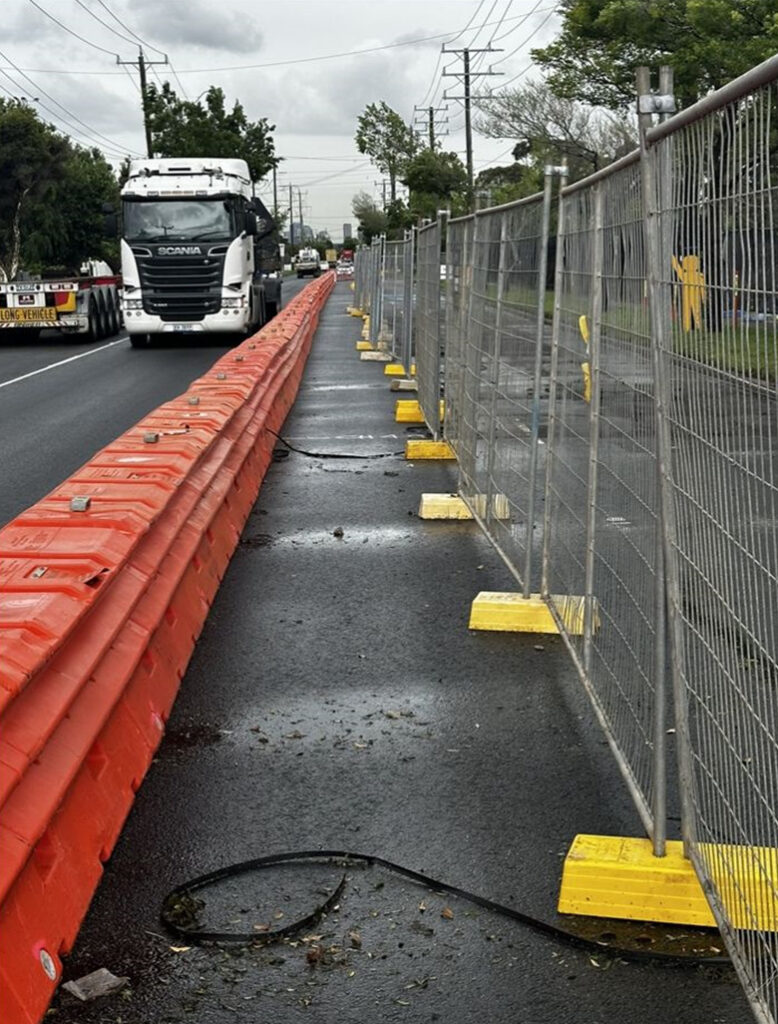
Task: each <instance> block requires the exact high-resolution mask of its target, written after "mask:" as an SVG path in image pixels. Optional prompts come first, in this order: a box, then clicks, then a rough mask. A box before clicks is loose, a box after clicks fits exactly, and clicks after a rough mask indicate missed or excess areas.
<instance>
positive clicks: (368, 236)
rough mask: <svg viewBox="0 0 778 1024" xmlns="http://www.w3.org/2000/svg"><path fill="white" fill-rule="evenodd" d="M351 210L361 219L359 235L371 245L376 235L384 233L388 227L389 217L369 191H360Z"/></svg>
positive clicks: (365, 242) (353, 200)
mask: <svg viewBox="0 0 778 1024" xmlns="http://www.w3.org/2000/svg"><path fill="white" fill-rule="evenodd" d="M351 211H352V213H353V214H354V216H355V217H356V218H357V220H358V221H359V237H360V240H361V241H362V242H363V243H364V244H365V245H369V244H370V242H371V241H372V240H373V238H374V237H375V236H376V235H382V234H383V233H384V232H385V231H386V229H387V227H388V223H387V217H386V214H385V213H384V211H383V210H381V209H379V207H378V206H377V205H376V202H375V200H374V199H373V198H372V196H369V195H368V194H367V192H358V193H357V194H356V195H355V196H354V198H353V199H352V200H351Z"/></svg>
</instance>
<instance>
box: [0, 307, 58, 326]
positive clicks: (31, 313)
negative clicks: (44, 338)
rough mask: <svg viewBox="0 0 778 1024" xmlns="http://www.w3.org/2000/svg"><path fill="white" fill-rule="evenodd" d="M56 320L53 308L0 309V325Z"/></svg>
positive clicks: (55, 312) (55, 311)
mask: <svg viewBox="0 0 778 1024" xmlns="http://www.w3.org/2000/svg"><path fill="white" fill-rule="evenodd" d="M56 319H57V310H56V308H55V307H54V306H39V307H38V308H37V309H36V308H28V309H0V323H9V322H10V323H30V322H33V323H34V322H36V321H41V320H46V321H51V320H56Z"/></svg>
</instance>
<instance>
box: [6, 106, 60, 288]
mask: <svg viewBox="0 0 778 1024" xmlns="http://www.w3.org/2000/svg"><path fill="white" fill-rule="evenodd" d="M67 151H68V142H67V140H66V139H65V138H64V137H63V136H62V135H58V134H57V133H56V132H55V130H54V129H53V128H52V127H51V126H50V125H47V124H44V122H43V121H41V120H40V118H39V117H38V115H37V114H36V113H35V111H34V110H33V109H32V108H31V107H29V106H27V104H26V103H24V102H23V101H21V100H3V99H0V278H5V279H9V278H14V277H15V276H16V274H17V272H18V270H19V267H20V265H21V262H22V258H23V254H24V253H23V249H24V246H23V241H24V239H23V223H24V221H25V220H27V221H29V219H30V217H31V215H32V210H33V209H35V208H40V205H41V203H42V202H43V201H44V200H46V199H47V198H48V197H50V195H51V193H52V192H53V190H54V188H55V185H56V183H57V181H58V179H59V178H60V176H61V174H62V163H63V160H64V158H65V155H66V153H67Z"/></svg>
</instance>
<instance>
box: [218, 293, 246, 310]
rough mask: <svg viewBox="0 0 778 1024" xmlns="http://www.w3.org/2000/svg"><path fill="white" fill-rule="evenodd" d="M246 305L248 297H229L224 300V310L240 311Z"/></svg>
mask: <svg viewBox="0 0 778 1024" xmlns="http://www.w3.org/2000/svg"><path fill="white" fill-rule="evenodd" d="M245 305H246V296H245V295H238V296H236V297H234V298H233V297H229V298H223V299H222V309H240V308H241V307H243V306H245Z"/></svg>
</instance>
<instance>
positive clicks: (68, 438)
mask: <svg viewBox="0 0 778 1024" xmlns="http://www.w3.org/2000/svg"><path fill="white" fill-rule="evenodd" d="M305 283H307V282H302V281H301V282H299V283H298V282H297V281H294V282H285V284H284V303H287V302H289V300H290V299H291V298H292V297H293V296H294V295H296V294H297V293H298V292H299V291H300V290H301V289H302V287H304V285H305ZM220 342H221V343H220V344H214V343H213V341H211V340H209V339H197V338H196V339H193V340H190V341H188V342H186V343H184V342H183V341H180V340H179V339H173V340H172V341H171V342H170V344H169V345H168V344H166V345H164V346H161V347H155V348H150V349H140V350H136V349H133V348H132V347H131V346H130V343H129V341H127V340H126V336H125V340H123V341H121V342H120V343H119V344H118V345H111V347H106V345H107V344H108V343H105V342H101V343H99V344H98V345H96V346H94V347H93V348H92V349H90V350H88V351H84V352H81V353H72V352H69V351H68V348H67V346H60V347H59V351H58V352H56V353H55V355H56V356H58V358H56V359H54V361H53V363H49V364H46V366H51V369H46V368H45V367H37V368H36V369H35V370H28V371H27V372H28V373H29V372H32V373H34V374H35V375H34V376H30V377H27V378H26V379H24V380H20V381H18V382H17V383H13V384H8V386H6V387H2V385H3V383H4V382H7V381H8V380H12V379H13V377H9V376H6V375H3V378H2V380H0V431H2V437H3V445H2V450H1V452H0V523H3V524H4V523H7V522H8V521H9V520H10V519H12V518H13V517H14V516H16V515H18V514H19V513H20V512H22V511H23V510H24V509H26V508H28V507H29V506H30V505H32V504H33V503H34V502H36V501H38V500H39V499H40V498H42V497H44V496H45V495H46V494H48V493H49V491H51V490H52V489H53V488H54V487H56V486H57V485H58V484H59V483H61V482H62V480H64V479H65V478H66V477H68V476H70V474H71V473H73V472H75V470H77V469H78V468H79V466H81V465H83V464H84V462H86V461H87V460H88V459H89V458H91V457H92V455H94V454H95V452H97V451H99V449H100V448H103V447H105V445H107V444H110V443H111V441H114V440H115V439H116V438H117V437H118V436H119V434H122V433H123V432H124V431H126V430H128V429H129V428H130V427H132V426H133V425H134V424H135V423H137V422H138V420H140V419H141V418H142V417H143V416H145V415H146V414H147V413H148V412H149V411H150V410H151V409H155V408H156V407H157V406H158V405H161V404H162V403H163V402H166V401H168V400H169V399H171V398H174V397H175V396H176V395H179V394H181V393H182V392H183V391H185V390H186V388H187V387H188V385H189V383H190V382H191V381H192V380H194V379H195V378H196V377H199V376H201V375H202V374H203V373H205V372H206V371H207V370H208V368H209V367H210V366H212V365H213V363H214V362H215V361H216V360H217V359H218V358H219V357H220V356H221V355H223V354H224V352H226V351H228V349H229V345H226V344H225V343H224V339H220ZM71 354H74V355H78V356H82V358H78V359H76V360H74V361H73V362H64V360H67V359H68V358H69V357H70V355H71ZM57 363H59V364H60V365H54V364H57ZM36 370H37V371H42V372H36Z"/></svg>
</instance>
